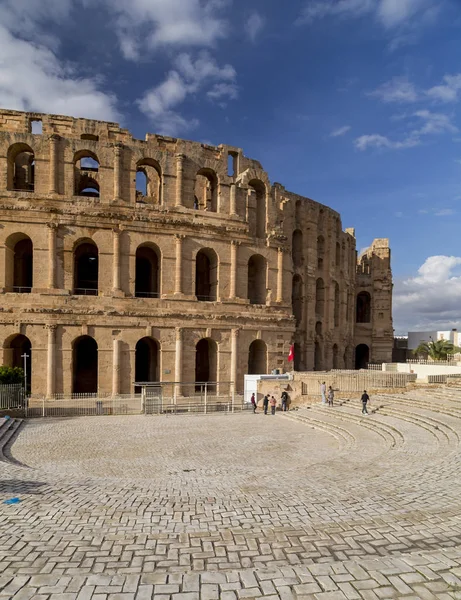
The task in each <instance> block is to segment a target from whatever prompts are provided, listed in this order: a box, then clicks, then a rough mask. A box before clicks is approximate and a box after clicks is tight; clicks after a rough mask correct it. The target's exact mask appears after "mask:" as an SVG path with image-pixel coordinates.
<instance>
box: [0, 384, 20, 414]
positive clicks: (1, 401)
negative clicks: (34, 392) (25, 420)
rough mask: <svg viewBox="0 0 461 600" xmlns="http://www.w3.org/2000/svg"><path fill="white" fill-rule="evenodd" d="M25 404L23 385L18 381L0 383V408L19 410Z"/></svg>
mask: <svg viewBox="0 0 461 600" xmlns="http://www.w3.org/2000/svg"><path fill="white" fill-rule="evenodd" d="M25 405H26V401H25V392H24V386H23V385H22V384H20V383H14V384H10V385H0V410H21V409H24V408H25Z"/></svg>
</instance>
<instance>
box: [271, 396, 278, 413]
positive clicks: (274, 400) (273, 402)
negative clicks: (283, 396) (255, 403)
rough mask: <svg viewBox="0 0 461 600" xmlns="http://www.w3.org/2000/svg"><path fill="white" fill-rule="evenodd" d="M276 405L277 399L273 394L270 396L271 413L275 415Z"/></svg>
mask: <svg viewBox="0 0 461 600" xmlns="http://www.w3.org/2000/svg"><path fill="white" fill-rule="evenodd" d="M276 406H277V400H276V399H275V398H274V396H271V415H275V407H276Z"/></svg>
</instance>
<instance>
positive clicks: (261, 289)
mask: <svg viewBox="0 0 461 600" xmlns="http://www.w3.org/2000/svg"><path fill="white" fill-rule="evenodd" d="M266 277H267V262H266V259H265V258H264V257H263V256H261V255H260V254H254V255H253V256H252V257H251V258H250V260H249V261H248V299H249V300H250V304H266Z"/></svg>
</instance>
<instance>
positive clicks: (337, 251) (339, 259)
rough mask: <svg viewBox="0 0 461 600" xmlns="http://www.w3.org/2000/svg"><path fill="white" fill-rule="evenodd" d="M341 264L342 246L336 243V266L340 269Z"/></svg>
mask: <svg viewBox="0 0 461 600" xmlns="http://www.w3.org/2000/svg"><path fill="white" fill-rule="evenodd" d="M340 264H341V244H340V243H339V242H336V266H337V267H339V266H340Z"/></svg>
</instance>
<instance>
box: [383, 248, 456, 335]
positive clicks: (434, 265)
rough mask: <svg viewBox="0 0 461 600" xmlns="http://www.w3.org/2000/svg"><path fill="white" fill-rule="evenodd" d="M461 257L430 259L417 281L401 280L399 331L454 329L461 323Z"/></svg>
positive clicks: (396, 296) (397, 299) (397, 305)
mask: <svg viewBox="0 0 461 600" xmlns="http://www.w3.org/2000/svg"><path fill="white" fill-rule="evenodd" d="M460 298H461V257H457V256H430V257H429V258H428V259H427V260H426V261H425V262H424V264H423V265H422V266H421V267H420V268H419V269H418V274H417V275H416V276H415V277H410V278H408V279H405V280H401V281H399V280H397V281H396V282H395V288H394V300H393V303H394V324H395V327H396V330H397V331H400V332H406V331H412V330H413V331H414V330H418V329H422V330H432V329H451V328H452V327H458V326H459V324H460V323H461V303H460V301H459V299H460Z"/></svg>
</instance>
